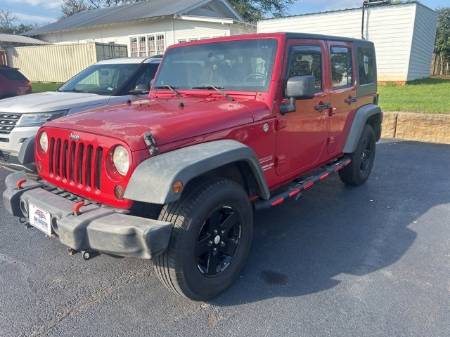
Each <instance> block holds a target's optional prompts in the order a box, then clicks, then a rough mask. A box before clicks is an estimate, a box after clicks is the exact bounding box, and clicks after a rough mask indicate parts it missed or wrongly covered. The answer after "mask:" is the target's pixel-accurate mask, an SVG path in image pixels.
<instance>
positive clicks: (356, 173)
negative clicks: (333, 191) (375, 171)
mask: <svg viewBox="0 0 450 337" xmlns="http://www.w3.org/2000/svg"><path fill="white" fill-rule="evenodd" d="M375 153H376V136H375V131H374V130H373V128H372V126H370V125H369V124H366V126H365V127H364V130H363V132H362V135H361V138H360V140H359V143H358V146H357V147H356V151H355V152H354V153H352V154H351V155H350V159H351V160H352V162H351V164H350V165H348V166H347V167H345V168H344V169H343V170H342V171H340V172H339V176H340V178H341V180H342V181H343V182H344V183H345V184H346V185H350V186H359V185H362V184H364V183H365V182H366V181H367V179H369V176H370V173H371V172H372V168H373V163H374V161H375Z"/></svg>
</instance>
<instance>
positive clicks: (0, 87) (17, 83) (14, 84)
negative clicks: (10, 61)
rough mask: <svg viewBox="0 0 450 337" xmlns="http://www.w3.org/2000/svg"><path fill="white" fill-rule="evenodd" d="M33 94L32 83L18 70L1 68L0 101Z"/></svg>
mask: <svg viewBox="0 0 450 337" xmlns="http://www.w3.org/2000/svg"><path fill="white" fill-rule="evenodd" d="M30 92H31V82H30V81H29V80H28V79H27V78H26V77H25V76H24V75H23V74H22V73H21V72H20V71H19V70H18V69H16V68H10V67H7V66H0V99H2V98H5V97H12V96H19V95H25V94H29V93H30Z"/></svg>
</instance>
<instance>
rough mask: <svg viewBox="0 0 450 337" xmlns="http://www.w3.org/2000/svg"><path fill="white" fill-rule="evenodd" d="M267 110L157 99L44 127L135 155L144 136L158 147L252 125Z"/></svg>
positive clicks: (247, 104)
mask: <svg viewBox="0 0 450 337" xmlns="http://www.w3.org/2000/svg"><path fill="white" fill-rule="evenodd" d="M181 103H183V104H181ZM267 110H268V108H267V106H266V104H265V103H263V102H258V101H255V100H254V99H252V100H247V101H239V102H229V101H227V100H225V99H223V98H205V97H203V98H198V97H197V98H183V99H177V98H167V99H165V98H158V99H151V100H141V101H137V102H133V103H130V104H127V103H125V104H121V105H116V106H113V107H108V108H105V107H103V108H98V109H95V110H90V111H87V112H83V113H80V114H77V115H72V116H67V117H63V118H59V119H56V120H54V121H51V122H49V123H47V124H46V125H48V126H51V127H57V128H64V129H70V130H73V131H80V132H89V133H93V134H98V135H102V136H107V137H114V138H116V139H120V140H122V141H124V142H126V143H127V144H128V146H130V149H131V150H132V151H138V150H143V149H145V148H146V144H145V142H144V134H145V133H147V132H151V133H152V135H153V136H154V138H155V140H156V142H157V144H158V146H161V145H165V144H168V143H171V142H174V141H179V140H184V139H189V138H193V137H198V136H201V135H205V134H211V133H214V132H218V131H221V130H227V129H230V128H233V127H236V126H239V125H244V124H249V123H252V122H253V120H254V119H253V114H254V113H257V112H261V111H267Z"/></svg>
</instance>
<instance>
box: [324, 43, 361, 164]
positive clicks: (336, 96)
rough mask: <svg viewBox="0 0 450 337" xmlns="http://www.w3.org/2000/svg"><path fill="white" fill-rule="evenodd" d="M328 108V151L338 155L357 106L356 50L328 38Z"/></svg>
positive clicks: (349, 45) (348, 44) (349, 44)
mask: <svg viewBox="0 0 450 337" xmlns="http://www.w3.org/2000/svg"><path fill="white" fill-rule="evenodd" d="M327 44H328V51H329V58H330V59H329V61H330V62H328V64H329V67H330V70H329V72H328V73H329V74H330V75H329V76H330V81H329V82H330V88H329V97H330V102H331V105H332V109H330V110H329V134H328V141H327V143H328V146H327V149H328V153H329V154H330V155H331V156H333V155H339V154H340V152H341V151H342V148H343V146H344V143H345V139H346V135H347V131H348V128H349V127H350V123H351V119H352V118H350V117H352V114H353V113H354V112H355V111H356V108H357V107H358V99H357V97H356V77H355V65H356V63H355V52H354V50H353V45H352V43H351V42H342V41H328V43H327Z"/></svg>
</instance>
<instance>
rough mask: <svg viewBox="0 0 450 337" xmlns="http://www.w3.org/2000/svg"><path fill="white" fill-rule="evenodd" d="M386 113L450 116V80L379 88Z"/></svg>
mask: <svg viewBox="0 0 450 337" xmlns="http://www.w3.org/2000/svg"><path fill="white" fill-rule="evenodd" d="M378 91H379V93H380V105H381V107H382V109H383V110H384V111H409V112H424V113H449V114H450V79H440V78H428V79H424V80H417V81H412V82H408V84H406V85H403V86H402V85H394V84H388V85H384V86H379V87H378Z"/></svg>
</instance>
